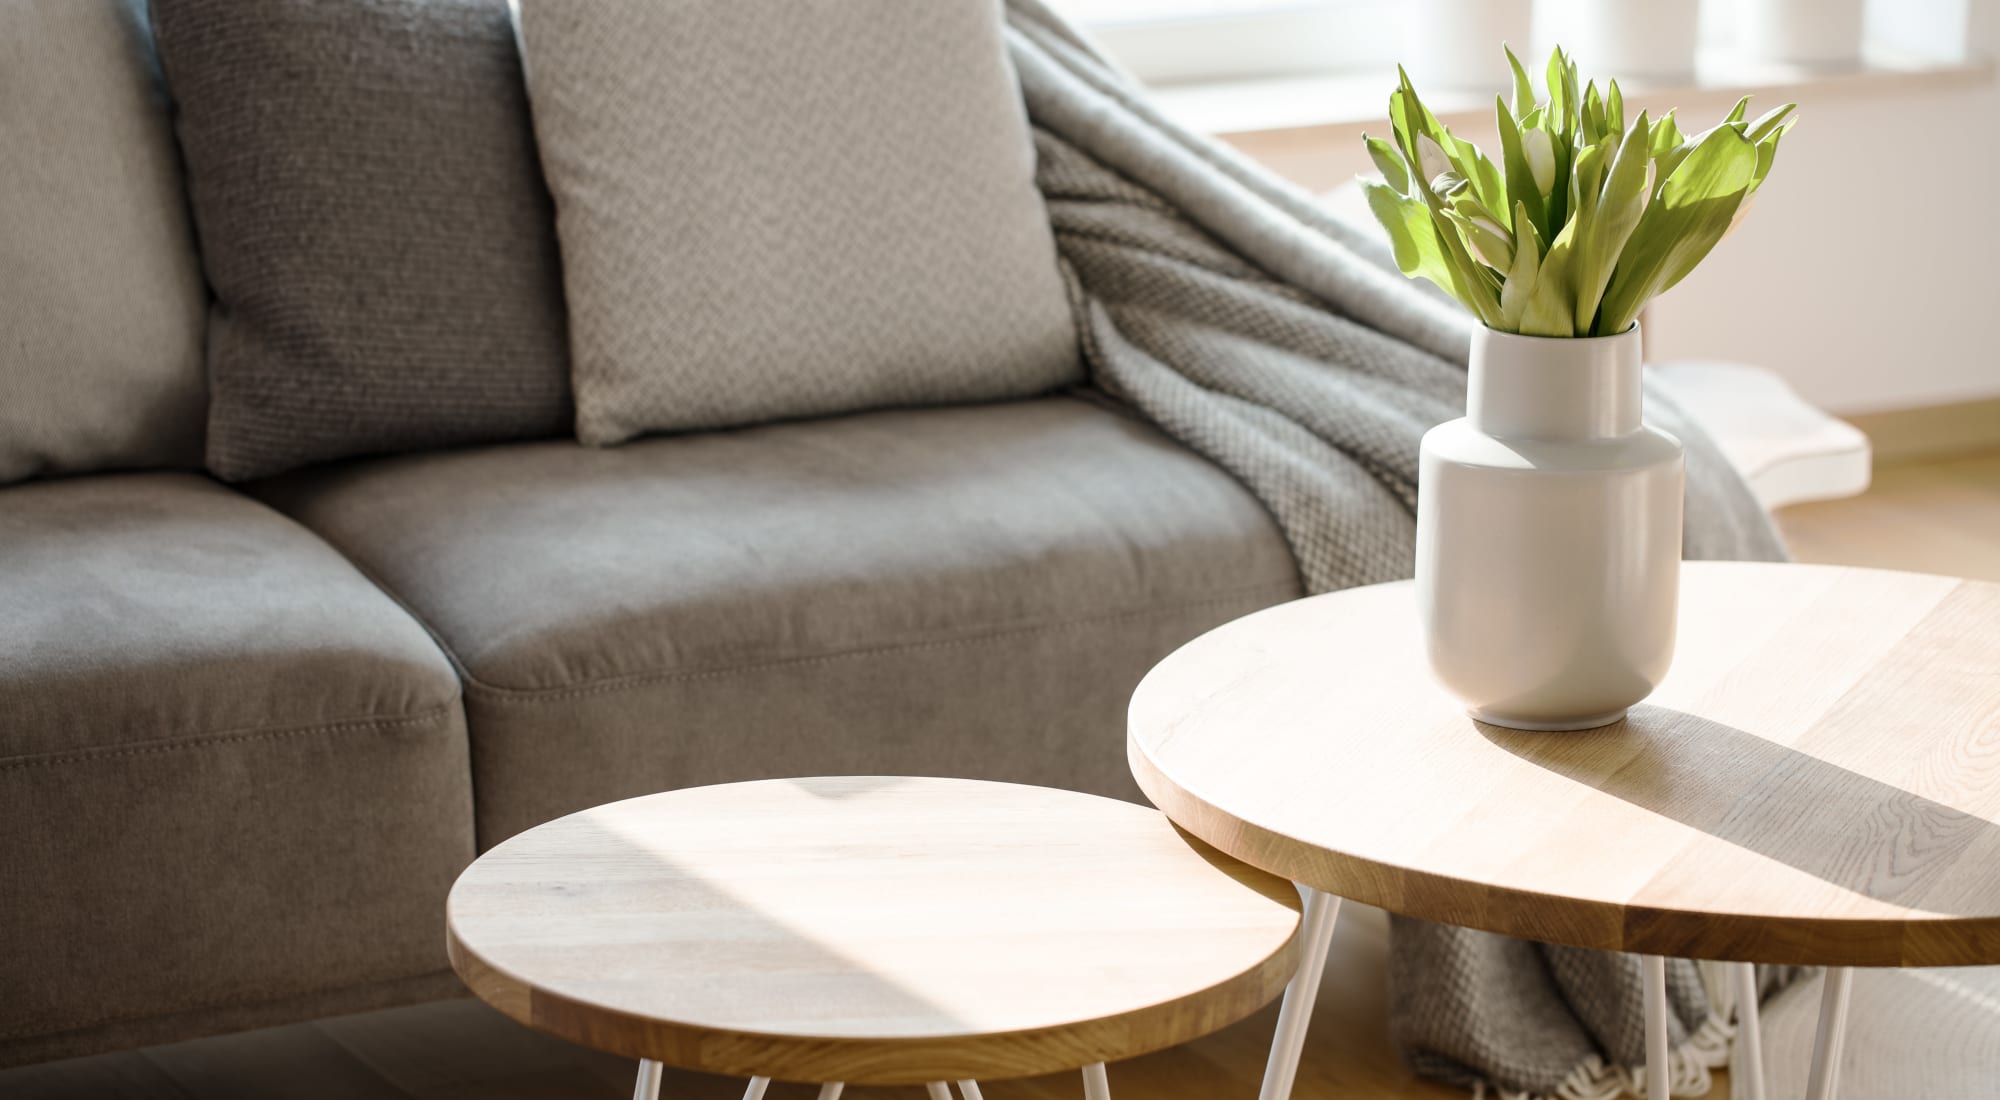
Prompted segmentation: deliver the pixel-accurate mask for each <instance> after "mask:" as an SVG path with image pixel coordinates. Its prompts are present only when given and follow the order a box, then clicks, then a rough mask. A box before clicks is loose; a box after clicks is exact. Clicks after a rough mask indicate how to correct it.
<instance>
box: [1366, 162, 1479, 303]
mask: <svg viewBox="0 0 2000 1100" xmlns="http://www.w3.org/2000/svg"><path fill="white" fill-rule="evenodd" d="M1361 189H1362V191H1363V192H1364V193H1366V195H1367V196H1368V209H1369V210H1370V211H1372V212H1373V213H1374V215H1375V220H1376V221H1378V222H1381V223H1382V228H1383V229H1385V230H1387V231H1388V233H1389V244H1390V247H1391V248H1392V249H1393V250H1394V252H1395V254H1396V267H1397V269H1398V270H1400V271H1401V272H1402V273H1403V274H1405V275H1408V276H1410V277H1411V278H1413V279H1429V280H1430V281H1431V282H1433V283H1436V284H1437V286H1438V288H1439V289H1440V290H1443V291H1444V292H1445V293H1447V294H1450V295H1451V296H1453V297H1455V298H1459V299H1460V300H1461V301H1463V300H1464V299H1463V296H1462V295H1461V294H1460V293H1459V287H1458V284H1459V278H1458V273H1457V272H1455V271H1453V270H1452V267H1451V264H1450V262H1449V261H1448V260H1447V259H1446V258H1445V251H1444V243H1443V242H1442V241H1440V240H1439V239H1438V231H1437V226H1436V225H1435V224H1433V223H1432V221H1431V211H1430V208H1429V207H1427V206H1425V205H1424V204H1423V203H1422V202H1421V201H1419V200H1417V199H1413V198H1410V197H1409V196H1407V195H1401V194H1398V193H1396V192H1395V191H1393V190H1391V189H1389V188H1388V187H1385V186H1383V185H1382V184H1379V183H1374V182H1372V181H1364V182H1363V183H1362V184H1361Z"/></svg>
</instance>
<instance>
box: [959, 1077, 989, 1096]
mask: <svg viewBox="0 0 2000 1100" xmlns="http://www.w3.org/2000/svg"><path fill="white" fill-rule="evenodd" d="M958 1095H959V1096H961V1097H963V1098H964V1100H986V1098H985V1097H984V1096H981V1095H979V1082H977V1081H960V1082H959V1083H958Z"/></svg>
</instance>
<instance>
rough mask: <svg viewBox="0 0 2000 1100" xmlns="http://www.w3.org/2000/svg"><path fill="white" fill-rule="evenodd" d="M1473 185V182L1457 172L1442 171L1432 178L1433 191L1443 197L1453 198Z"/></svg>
mask: <svg viewBox="0 0 2000 1100" xmlns="http://www.w3.org/2000/svg"><path fill="white" fill-rule="evenodd" d="M1470 186H1472V182H1471V181H1470V180H1468V179H1466V178H1465V177H1464V176H1461V175H1459V174H1458V173H1457V172H1440V173H1438V174H1437V175H1436V176H1433V177H1432V178H1431V193H1432V194H1434V195H1436V196H1437V197H1438V198H1441V199H1448V198H1451V197H1452V196H1453V195H1456V194H1458V193H1459V192H1460V191H1463V190H1465V189H1466V188H1468V187H1470Z"/></svg>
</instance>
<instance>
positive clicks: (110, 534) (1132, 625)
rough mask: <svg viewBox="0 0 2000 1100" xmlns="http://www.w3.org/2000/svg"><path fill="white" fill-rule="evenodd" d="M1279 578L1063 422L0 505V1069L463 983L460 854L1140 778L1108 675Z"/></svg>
mask: <svg viewBox="0 0 2000 1100" xmlns="http://www.w3.org/2000/svg"><path fill="white" fill-rule="evenodd" d="M259 497H261V498H262V499H258V498H259ZM1297 585H1298V580H1297V574H1296V570H1295V568H1294V566H1293V564H1292V561H1291V558H1290V556H1289V554H1288V553H1287V551H1286V549H1285V547H1284V544H1283V542H1282V540H1281V539H1280V538H1279V535H1278V532H1277V529H1276V527H1275V525H1274V524H1273V523H1272V521H1271V520H1270V519H1269V518H1268V516H1267V515H1266V513H1265V512H1264V510H1263V509H1262V507H1261V506H1260V505H1259V504H1258V503H1257V502H1256V501H1255V500H1254V499H1253V498H1252V497H1251V496H1250V495H1249V494H1248V493H1247V492H1246V491H1245V490H1244V489H1242V488H1241V487H1239V486H1238V485H1237V484H1236V483H1235V482H1234V481H1233V480H1232V479H1231V478H1230V477H1229V476H1228V475H1226V474H1224V473H1222V472H1221V471H1219V470H1216V469H1215V468H1213V467H1212V466H1210V465H1209V464H1208V463H1206V462H1205V461H1204V460H1202V459H1200V458H1198V457H1196V456H1194V455H1192V454H1191V453H1189V452H1187V451H1185V450H1183V449H1181V448H1180V447H1178V446H1177V445H1175V444H1173V443H1171V442H1170V441H1168V440H1167V439H1165V437H1163V436H1161V435H1160V434H1159V433H1158V432H1156V431H1155V430H1153V429H1152V428H1150V427H1147V426H1145V425H1143V424H1140V423H1139V422H1138V421H1136V420H1134V419H1132V418H1130V417H1128V416H1125V415H1123V414H1121V413H1119V412H1116V411H1113V410H1109V409H1106V408H1103V407H1100V406H1098V405H1096V404H1093V403H1090V402H1086V401H1083V400H1079V399H1076V398H1073V397H1064V396H1056V397H1049V398H1045V399H1040V400H1033V401H1025V402H1019V403H1010V404H999V405H989V406H977V407H959V408H943V409H935V410H921V411H900V412H883V413H874V414H865V415H859V416H852V417H844V418H839V419H834V420H825V421H817V422H803V423H795V424H784V425H774V426H770V427H764V428H757V429H753V430H747V431H738V432H724V433H713V434H700V435H688V436H677V437H671V438H660V439H654V440H648V441H644V442H640V443H637V444H634V445H631V446H627V447H624V448H621V449H618V450H610V451H594V450H589V449H586V448H582V447H579V446H577V445H576V444H574V443H565V442H553V441H552V442H545V443H529V444H520V445H509V446H498V447H491V448H484V449H474V450H459V451H450V452H436V453H431V454H422V455H411V456H404V457H393V458H386V459H376V460H367V461H360V462H354V463H348V464H341V465H336V466H332V467H328V468H323V469H315V470H310V471H306V472H304V473H301V474H298V475H294V476H291V477H288V478H283V479H279V480H278V481H276V482H273V483H269V484H266V485H263V486H259V487H258V489H257V496H256V497H253V496H251V495H247V494H244V493H240V492H237V491H235V490H233V489H230V488H227V487H224V486H222V485H220V484H218V483H216V482H214V481H212V480H209V479H208V478H206V477H203V476H199V475H194V474H185V473H138V474H105V475H95V476H81V477H72V478H63V479H53V480H42V481H31V482H27V483H24V484H18V485H14V486H10V487H6V488H0V624H4V630H0V823H4V824H0V828H4V829H5V830H6V834H7V835H8V836H10V837H13V838H15V840H14V841H13V843H10V844H9V845H8V847H7V854H6V856H5V857H4V858H3V859H0V872H4V888H0V896H4V897H5V898H6V899H7V900H6V901H5V903H4V904H0V988H4V989H6V990H7V991H8V993H7V996H5V997H0V1062H5V1063H10V1064H11V1063H19V1062H27V1061H37V1060H44V1059H50V1058H58V1057H64V1056H69V1055H76V1054H83V1053H87V1052H92V1051H97V1050H102V1049H109V1048H113V1047H118V1046H127V1045H134V1044H141V1043H150V1042H159V1041H166V1040H171V1039H178V1038H184V1037H188V1036H192V1035H198V1034H202V1033H206V1032H212V1031H218V1030H229V1029H235V1028H241V1027H248V1026H257V1025H261V1024H267V1023H276V1022H281V1021H289V1020H294V1019H301V1018H308V1017H311V1016H315V1015H322V1014H327V1013H333V1012H339V1011H347V1010H354V1009H359V1008H365V1007H371V1006H378V1005H384V1004H392V1003H398V1002H403V1001H408V1000H413V999H421V998H427V997H435V996H440V995H448V994H450V993H453V992H455V991H456V983H455V979H453V978H452V977H451V976H450V974H449V973H448V971H447V970H446V963H445V956H444V941H443V936H442V932H441V929H442V913H443V903H444V896H445V892H446V890H447V888H448V887H449V885H450V883H451V881H452V879H453V877H454V876H455V875H456V874H457V872H458V870H459V869H460V868H461V867H463V866H464V865H465V864H466V863H467V862H468V861H469V860H470V859H471V858H472V857H473V855H474V854H475V853H476V852H477V851H478V850H479V849H480V848H483V847H486V846H490V845H492V844H493V843H496V842H497V841H499V840H502V839H504V838H506V837H507V836H509V835H512V834H513V833H515V832H518V831H520V830H521V829H524V828H527V827H528V826H531V825H533V824H535V823H536V822H539V821H543V820H547V819H549V818H551V817H554V816H558V815H560V814H563V813H567V812H570V811H572V810H576V809H579V808H582V807H584V806H587V805H590V804H593V803H597V802H602V801H606V800H610V799H615V798H623V797H627V796H630V795H635V794H639V793H643V792H647V791H653V790H661V789H666V788H671V787H678V786H685V785H690V784H697V783H711V782H718V781H726V780H732V779H743V778H748V777H752V776H768V775H783V774H813V773H842V772H863V773H866V772H887V773H922V774H938V775H959V776H988V777H999V778H1005V779H1014V780H1020V781H1024V782H1035V783H1046V784H1054V785H1061V786H1070V787H1080V788H1083V789H1087V790H1095V791H1100V792H1105V793H1111V794H1130V793H1131V790H1132V788H1131V786H1130V780H1129V778H1128V777H1127V775H1126V772H1125V767H1124V755H1123V708H1124V703H1125V700H1126V698H1127V697H1128V695H1129V693H1130V690H1131V688H1132V687H1133V686H1134V685H1135V684H1136V683H1137V681H1138V679H1139V677H1140V676H1141V675H1142V674H1143V673H1144V672H1145V670H1146V669H1147V668H1148V667H1150V665H1151V664H1152V663H1153V662H1154V661H1156V660H1157V659H1158V658H1160V657H1162V656H1164V655H1165V654H1166V653H1167V652H1168V651H1169V650H1171V649H1172V648H1173V647H1175V646H1176V645H1178V644H1180V643H1181V642H1184V641H1186V640H1187V639H1189V638H1191V637H1193V636H1194V635H1196V634H1198V633H1200V632H1201V631H1203V630H1205V629H1207V628H1209V627H1211V626H1214V625H1216V624H1219V623H1221V622H1224V621H1226V620H1228V619H1230V618H1233V617H1235V616H1237V615H1240V614H1243V613H1245V612H1247V611H1250V610H1253V609H1255V608H1257V607H1261V606H1264V605H1267V604H1270V603H1274V602H1277V601H1280V600H1283V599H1286V598H1288V597H1290V596H1293V595H1295V594H1296V593H1297Z"/></svg>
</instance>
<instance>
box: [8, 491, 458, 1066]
mask: <svg viewBox="0 0 2000 1100" xmlns="http://www.w3.org/2000/svg"><path fill="white" fill-rule="evenodd" d="M0 624H4V629H0V831H4V834H5V835H6V836H7V837H8V838H9V841H8V845H7V854H6V855H5V857H4V858H0V868H3V869H4V872H5V873H4V876H0V881H4V883H5V886H4V889H0V893H4V894H5V896H6V897H7V899H8V900H7V902H6V904H4V905H0V944H5V945H6V947H5V949H4V950H0V989H5V990H6V991H7V995H6V996H5V997H0V1061H6V1060H10V1058H11V1056H12V1054H15V1053H18V1054H19V1055H20V1056H21V1057H48V1056H54V1055H58V1054H66V1053H79V1052H82V1051H85V1050H88V1049H91V1048H92V1046H93V1045H94V1043H93V1041H92V1036H93V1035H102V1034H111V1033H118V1032H119V1030H120V1029H121V1028H122V1027H124V1026H125V1025H127V1024H129V1023H130V1022H131V1021H132V1020H135V1019H140V1018H148V1017H159V1016H166V1015H170V1014H183V1013H190V1012H195V1011H197V1010H203V1009H240V1008H242V1007H243V1006H246V1005H251V1004H256V1003H261V1002H267V1001H279V1000H283V999H287V998H298V997H301V996H303V995H306V994H310V993H315V992H319V991H323V990H326V989H331V988H335V987H346V986H356V985H363V984H368V983H374V982H383V981H389V980H393V979H399V978H403V977H406V976H411V975H419V974H425V973H429V972H433V971H436V970H438V969H439V968H441V967H443V966H444V965H445V957H444V951H443V941H442V938H441V937H440V935H439V933H438V920H439V914H440V913H442V912H443V904H444V897H445V893H446V891H447V889H448V888H449V887H450V884H451V880H452V878H453V876H454V875H455V874H456V873H457V871H458V869H459V868H460V867H462V866H463V865H464V863H465V862H466V861H467V860H468V859H469V858H470V857H471V854H472V832H471V823H472V811H471V790H470V779H469V775H468V773H467V768H466V742H465V732H464V721H465V720H464V713H463V711H462V709H461V707H460V704H459V692H458V685H457V678H456V676H455V675H454V673H453V670H452V668H451V665H450V663H449V662H448V661H447V660H446V659H445V657H444V655H443V654H442V653H440V652H439V650H438V648H437V646H436V644H435V643H433V642H432V641H431V639H430V638H429V637H428V636H427V635H426V634H425V633H424V630H423V628H422V626H420V625H419V624H418V623H417V622H416V621H415V620H414V619H412V618H411V617H410V616H409V615H408V614H407V613H405V612H404V611H403V610H402V609H401V608H399V607H397V606H396V604H395V603H394V601H392V600H390V599H389V598H388V597H387V596H386V595H384V594H383V593H382V592H381V591H380V590H379V589H377V588H376V587H375V586H374V585H372V584H371V583H369V581H368V580H367V579H366V578H365V577H363V576H362V575H361V574H360V573H359V572H358V571H357V570H355V569H354V567H353V566H352V565H350V564H349V563H348V562H347V561H345V560H344V559H342V558H341V556H340V555H339V553H337V552H336V551H335V550H333V549H332V548H331V547H329V546H327V545H326V544H325V543H323V542H322V541H320V540H319V539H317V538H315V537H314V536H313V535H312V534H311V533H310V532H308V531H306V530H305V529H304V528H302V527H300V526H299V525H298V524H296V523H294V522H292V521H291V520H288V519H286V518H285V517H284V516H281V515H279V514H277V513H276V512H273V511H271V510H270V509H269V508H267V507H265V506H263V505H261V504H259V503H257V502H255V501H253V500H251V499H249V498H247V497H244V496H241V495H239V494H236V493H233V492H231V491H229V490H227V489H224V488H223V487H221V486H219V485H217V484H215V483H214V482H213V481H210V480H208V479H207V478H203V477H199V476H196V475H192V474H175V473H156V474H130V475H118V476H103V477H93V478H84V479H69V480H56V481H46V482H33V483H29V484H25V485H19V486H14V487H12V488H7V489H4V490H0Z"/></svg>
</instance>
